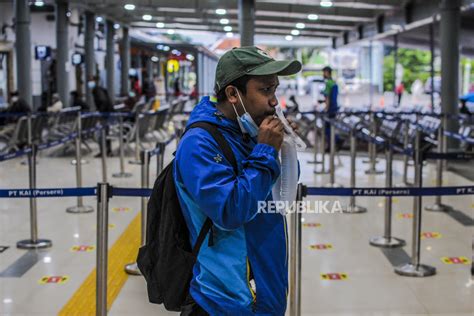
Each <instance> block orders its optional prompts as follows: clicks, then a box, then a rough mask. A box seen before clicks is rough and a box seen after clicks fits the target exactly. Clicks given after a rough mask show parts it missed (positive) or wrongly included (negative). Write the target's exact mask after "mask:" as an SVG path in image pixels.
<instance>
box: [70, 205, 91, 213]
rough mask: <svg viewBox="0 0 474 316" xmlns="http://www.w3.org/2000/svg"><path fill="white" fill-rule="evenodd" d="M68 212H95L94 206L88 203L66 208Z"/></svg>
mask: <svg viewBox="0 0 474 316" xmlns="http://www.w3.org/2000/svg"><path fill="white" fill-rule="evenodd" d="M66 212H67V213H72V214H81V213H91V212H94V208H93V207H92V206H87V205H81V206H79V205H76V206H71V207H68V208H67V209H66Z"/></svg>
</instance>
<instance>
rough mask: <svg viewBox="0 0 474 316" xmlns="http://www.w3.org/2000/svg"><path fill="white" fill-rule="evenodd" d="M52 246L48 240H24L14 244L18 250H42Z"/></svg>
mask: <svg viewBox="0 0 474 316" xmlns="http://www.w3.org/2000/svg"><path fill="white" fill-rule="evenodd" d="M52 245H53V243H52V242H51V240H49V239H38V240H36V241H33V240H31V239H25V240H20V241H19V242H17V243H16V247H17V248H19V249H43V248H49V247H51V246H52Z"/></svg>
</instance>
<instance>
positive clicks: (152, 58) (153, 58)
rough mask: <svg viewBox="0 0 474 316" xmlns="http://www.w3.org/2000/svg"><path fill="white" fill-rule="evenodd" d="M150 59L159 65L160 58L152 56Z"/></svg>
mask: <svg viewBox="0 0 474 316" xmlns="http://www.w3.org/2000/svg"><path fill="white" fill-rule="evenodd" d="M150 59H151V61H152V62H154V63H157V62H159V61H160V59H159V58H158V57H156V56H151V58H150Z"/></svg>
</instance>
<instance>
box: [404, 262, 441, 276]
mask: <svg viewBox="0 0 474 316" xmlns="http://www.w3.org/2000/svg"><path fill="white" fill-rule="evenodd" d="M395 273H396V274H398V275H402V276H409V277H419V278H422V277H427V276H432V275H435V274H436V268H435V267H431V266H428V265H424V264H417V265H414V264H411V263H406V264H403V265H401V266H398V267H396V268H395Z"/></svg>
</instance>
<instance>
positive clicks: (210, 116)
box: [186, 96, 241, 133]
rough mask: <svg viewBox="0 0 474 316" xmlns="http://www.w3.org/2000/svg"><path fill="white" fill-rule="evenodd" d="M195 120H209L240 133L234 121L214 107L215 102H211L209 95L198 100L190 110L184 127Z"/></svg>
mask: <svg viewBox="0 0 474 316" xmlns="http://www.w3.org/2000/svg"><path fill="white" fill-rule="evenodd" d="M195 122H209V123H212V124H215V125H217V126H219V127H221V128H224V129H230V130H232V131H235V132H238V133H241V131H240V127H239V125H238V124H237V122H236V121H232V120H230V119H228V118H226V117H225V116H224V114H223V113H222V112H221V111H219V110H218V109H217V108H216V103H214V102H212V101H211V100H210V98H209V96H205V97H203V98H202V99H201V101H199V103H198V104H197V105H196V107H195V108H194V109H193V111H192V112H191V116H190V117H189V121H188V123H187V124H186V128H187V127H188V126H190V125H191V124H193V123H195Z"/></svg>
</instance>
